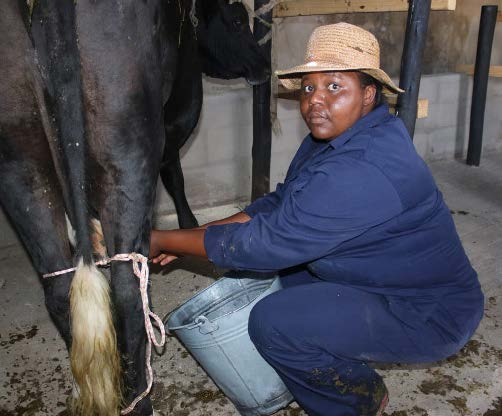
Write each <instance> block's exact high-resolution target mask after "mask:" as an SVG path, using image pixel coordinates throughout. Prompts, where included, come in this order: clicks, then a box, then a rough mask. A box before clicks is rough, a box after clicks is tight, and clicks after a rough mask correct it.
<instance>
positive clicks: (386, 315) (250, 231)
mask: <svg viewBox="0 0 502 416" xmlns="http://www.w3.org/2000/svg"><path fill="white" fill-rule="evenodd" d="M379 55H380V52H379V46H378V42H377V40H376V38H375V37H374V36H373V35H372V34H370V33H369V32H367V31H365V30H363V29H361V28H359V27H356V26H353V25H349V24H347V23H338V24H334V25H327V26H322V27H319V28H317V29H316V30H315V31H314V32H313V33H312V36H311V38H310V40H309V43H308V47H307V54H306V59H305V63H304V64H303V65H300V66H297V67H294V68H291V69H288V70H285V71H278V72H277V74H278V76H279V78H280V80H281V82H282V83H283V85H284V86H285V87H286V88H290V89H293V88H301V93H300V111H301V114H302V116H303V118H304V120H305V122H306V124H307V126H308V127H309V129H310V131H311V133H310V134H309V135H308V136H307V137H306V138H305V139H304V141H303V143H302V144H301V146H300V148H299V150H298V152H297V154H296V155H295V157H294V159H293V161H292V163H291V166H290V168H289V171H288V174H287V176H286V179H285V181H284V183H283V184H280V185H278V186H277V189H276V191H275V192H272V193H270V194H268V195H266V196H264V197H263V198H261V199H258V200H257V201H255V202H254V203H252V204H251V205H250V206H248V207H247V208H246V209H245V210H244V212H241V213H238V214H236V215H233V216H231V217H229V218H226V219H224V220H221V221H217V222H214V223H210V224H207V225H206V226H203V227H201V228H199V229H193V230H175V231H157V232H153V235H152V249H151V255H152V256H153V257H154V262H160V263H161V264H166V263H167V262H169V261H171V260H172V259H173V258H175V257H176V256H178V255H186V254H189V255H197V256H201V257H206V258H209V260H211V261H212V262H214V263H215V264H216V265H218V266H220V267H225V268H233V269H247V270H256V271H272V270H280V271H281V275H283V276H284V278H283V282H284V286H286V288H285V289H283V290H281V291H279V292H276V293H274V294H272V295H270V296H268V297H266V298H265V299H263V300H261V301H260V302H259V303H258V304H257V305H256V306H255V307H254V308H253V310H252V312H251V316H250V321H249V334H250V337H251V339H252V341H253V343H254V344H255V346H256V348H257V349H258V351H259V352H260V353H261V354H262V356H263V357H264V358H265V359H266V360H267V361H268V362H269V363H270V364H271V365H272V366H273V367H274V368H275V370H276V371H277V373H278V374H279V375H280V376H281V378H282V379H283V381H284V383H285V384H286V385H287V387H288V388H289V390H290V391H291V393H292V394H293V396H294V397H295V399H296V400H297V402H298V403H299V404H300V405H301V406H302V407H303V408H304V409H305V410H306V411H307V413H308V414H309V415H322V416H328V415H329V416H342V415H343V416H347V415H381V414H382V413H383V409H384V407H385V405H386V403H387V390H386V388H385V385H384V383H383V381H382V379H381V377H380V376H379V375H378V374H377V373H376V372H375V371H374V370H373V369H372V368H371V367H370V366H369V365H368V362H383V363H392V362H400V363H419V362H431V361H437V360H441V359H444V358H446V357H448V356H449V355H452V354H454V353H456V352H457V351H459V350H460V348H462V346H463V345H464V344H465V343H466V342H467V340H468V339H469V338H470V337H471V336H472V334H473V332H474V331H475V329H476V327H477V326H478V324H479V321H480V319H481V317H482V313H483V295H482V293H481V290H480V285H479V282H478V279H477V275H476V272H475V271H474V270H473V269H472V267H471V265H470V263H469V260H468V259H467V257H466V255H465V253H464V250H463V248H462V245H461V243H460V240H459V237H458V235H457V232H456V230H455V226H454V224H453V221H452V218H451V215H450V212H449V210H448V208H447V207H446V205H445V203H444V202H443V199H442V195H441V193H440V192H439V190H438V189H437V187H436V184H435V183H434V180H433V178H432V176H431V174H430V172H429V169H428V168H427V166H426V165H425V163H424V162H423V161H422V159H421V158H420V157H419V156H418V155H417V153H416V152H415V149H414V147H413V143H412V142H411V140H410V137H409V135H408V133H407V131H406V129H405V127H404V125H403V124H402V122H401V121H400V120H399V119H398V118H396V117H394V116H392V115H390V114H389V109H388V107H387V105H385V104H382V103H381V94H382V91H384V92H394V93H397V92H400V91H401V90H399V88H397V87H396V86H395V85H394V84H393V83H392V81H391V80H390V78H389V77H388V76H387V74H386V73H385V72H384V71H383V70H381V69H380V63H379V60H380V59H379ZM161 252H162V254H159V253H161Z"/></svg>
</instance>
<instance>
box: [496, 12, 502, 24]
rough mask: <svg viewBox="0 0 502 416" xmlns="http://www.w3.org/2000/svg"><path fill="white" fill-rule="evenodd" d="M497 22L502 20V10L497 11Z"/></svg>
mask: <svg viewBox="0 0 502 416" xmlns="http://www.w3.org/2000/svg"><path fill="white" fill-rule="evenodd" d="M497 22H502V12H498V13H497Z"/></svg>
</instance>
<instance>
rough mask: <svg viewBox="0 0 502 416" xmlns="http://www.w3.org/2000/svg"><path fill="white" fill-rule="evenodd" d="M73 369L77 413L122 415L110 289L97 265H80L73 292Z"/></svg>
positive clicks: (119, 376)
mask: <svg viewBox="0 0 502 416" xmlns="http://www.w3.org/2000/svg"><path fill="white" fill-rule="evenodd" d="M70 306H71V322H72V346H71V354H70V359H71V368H72V373H73V377H74V378H75V381H76V383H77V385H78V390H79V394H78V397H77V398H76V400H75V401H74V406H73V407H74V411H75V413H76V414H78V415H82V416H94V415H100V416H117V415H118V414H119V413H120V402H121V374H120V356H119V353H118V348H117V336H116V333H115V328H114V326H113V319H112V314H111V301H110V289H109V285H108V281H107V280H106V278H105V276H104V275H103V274H102V273H101V272H100V271H99V270H98V269H97V268H96V267H95V266H94V265H91V266H86V265H84V264H83V261H82V259H80V261H79V263H78V267H77V270H76V272H75V276H74V277H73V281H72V285H71V290H70Z"/></svg>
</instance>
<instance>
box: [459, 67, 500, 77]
mask: <svg viewBox="0 0 502 416" xmlns="http://www.w3.org/2000/svg"><path fill="white" fill-rule="evenodd" d="M455 69H456V71H457V72H463V73H465V74H467V75H474V65H457V67H456V68H455ZM488 75H489V76H490V77H495V78H500V77H502V65H490V71H489V72H488Z"/></svg>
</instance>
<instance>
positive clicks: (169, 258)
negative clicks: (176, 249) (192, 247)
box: [160, 254, 178, 266]
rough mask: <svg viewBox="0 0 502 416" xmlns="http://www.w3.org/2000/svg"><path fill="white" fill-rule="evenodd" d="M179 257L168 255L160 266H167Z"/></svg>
mask: <svg viewBox="0 0 502 416" xmlns="http://www.w3.org/2000/svg"><path fill="white" fill-rule="evenodd" d="M177 258H178V256H174V255H172V254H166V255H165V257H164V258H163V259H162V260H161V262H160V265H161V266H165V265H166V264H169V263H171V262H172V261H173V260H176V259H177Z"/></svg>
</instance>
